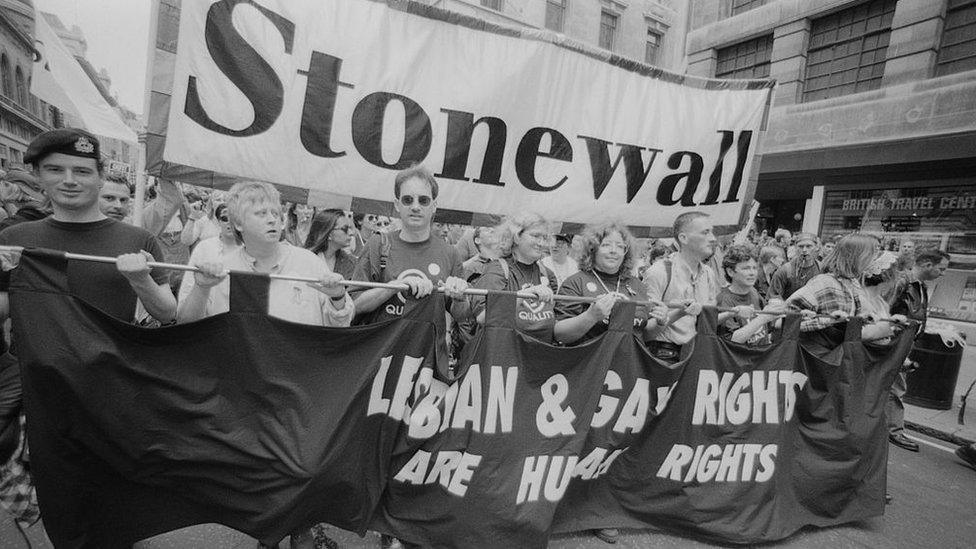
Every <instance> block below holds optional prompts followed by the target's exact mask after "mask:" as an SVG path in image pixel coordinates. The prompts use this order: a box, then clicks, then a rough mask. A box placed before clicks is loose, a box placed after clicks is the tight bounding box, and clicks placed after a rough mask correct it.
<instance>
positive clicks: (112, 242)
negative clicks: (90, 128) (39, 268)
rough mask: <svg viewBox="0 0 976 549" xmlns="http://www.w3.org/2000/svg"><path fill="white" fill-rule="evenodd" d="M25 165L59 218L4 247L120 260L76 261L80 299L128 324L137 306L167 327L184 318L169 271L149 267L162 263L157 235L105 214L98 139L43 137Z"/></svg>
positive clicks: (2, 236)
mask: <svg viewBox="0 0 976 549" xmlns="http://www.w3.org/2000/svg"><path fill="white" fill-rule="evenodd" d="M24 160H25V161H26V162H28V163H30V164H31V165H32V166H33V170H34V177H36V178H37V180H38V182H39V183H40V185H41V187H42V188H43V189H44V191H45V194H46V195H47V196H48V198H49V199H50V200H51V207H52V209H53V211H54V214H53V215H52V216H51V217H49V218H46V219H42V220H39V221H32V222H28V223H21V224H19V225H16V226H14V227H10V228H9V229H7V230H5V231H3V232H0V244H2V245H6V246H28V247H39V248H51V249H55V250H62V251H66V252H74V253H81V254H89V255H100V256H111V257H117V258H118V262H117V264H115V265H112V264H105V263H93V262H89V261H69V263H68V276H69V277H71V279H72V280H75V281H77V283H76V284H75V285H73V288H74V289H75V290H76V292H77V295H78V297H80V298H82V299H84V300H85V301H87V302H88V303H91V304H92V305H94V306H95V307H98V308H100V309H102V310H103V311H105V312H106V313H108V314H110V315H112V316H114V317H116V318H119V319H121V320H125V321H131V320H133V318H134V315H135V310H136V300H137V299H138V300H139V301H141V302H142V304H143V306H144V307H145V309H146V311H148V312H149V314H150V315H152V316H153V317H154V318H156V319H157V320H159V321H160V322H162V323H168V322H171V321H172V320H173V319H175V318H176V298H175V296H174V295H173V294H172V292H171V291H170V289H169V286H168V284H167V280H168V276H167V273H166V272H164V271H160V270H158V269H155V270H151V269H150V268H149V266H148V264H147V263H148V261H153V260H157V261H159V260H162V251H161V250H160V248H159V245H158V244H157V243H156V240H155V239H154V238H153V236H152V235H151V234H149V233H148V232H146V231H145V230H143V229H140V228H138V227H133V226H131V225H125V224H122V223H119V222H117V221H115V220H114V219H110V218H108V217H106V216H105V214H103V213H102V212H101V210H100V208H99V193H100V191H101V189H102V185H103V182H102V178H101V176H102V161H101V157H100V156H99V143H98V139H97V138H96V137H95V136H93V135H91V134H89V133H88V132H86V131H83V130H78V129H73V128H62V129H57V130H51V131H48V132H45V133H43V134H41V135H39V136H38V137H37V138H36V139H34V141H32V142H31V144H30V146H29V147H28V149H27V153H26V154H25V155H24ZM8 284H9V273H5V274H4V275H3V276H2V277H0V290H2V293H0V310H2V312H3V313H4V317H5V316H6V312H7V294H6V289H7V286H8Z"/></svg>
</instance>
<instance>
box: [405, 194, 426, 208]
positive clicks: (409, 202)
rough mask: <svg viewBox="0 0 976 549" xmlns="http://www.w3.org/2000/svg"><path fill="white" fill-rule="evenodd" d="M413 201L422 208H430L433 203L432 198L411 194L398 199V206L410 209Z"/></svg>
mask: <svg viewBox="0 0 976 549" xmlns="http://www.w3.org/2000/svg"><path fill="white" fill-rule="evenodd" d="M414 200H416V201H417V203H418V204H420V205H421V206H423V207H424V208H426V207H427V206H430V203H431V202H433V201H434V199H433V198H431V197H429V196H427V195H424V194H422V195H419V196H414V195H412V194H405V195H402V196H401V197H400V204H403V205H404V206H407V207H410V206H413V203H414Z"/></svg>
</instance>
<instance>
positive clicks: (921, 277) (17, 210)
mask: <svg viewBox="0 0 976 549" xmlns="http://www.w3.org/2000/svg"><path fill="white" fill-rule="evenodd" d="M24 160H25V162H28V163H29V164H30V165H31V166H32V169H31V170H30V171H28V170H11V171H9V172H7V173H6V175H5V176H4V178H3V182H2V184H0V200H2V202H3V205H4V212H3V215H4V218H3V219H2V220H0V245H5V246H27V247H44V248H52V249H60V250H65V251H69V252H75V253H84V254H90V255H101V256H112V257H117V258H118V260H117V263H116V265H108V264H104V263H90V262H81V261H74V262H70V263H69V275H70V276H71V277H73V279H74V280H77V281H79V283H78V284H76V285H74V286H73V290H74V291H75V293H76V294H77V295H78V296H79V297H81V298H82V299H84V300H86V301H88V302H89V303H91V304H92V305H94V306H96V307H99V308H101V309H102V310H104V311H105V312H107V313H109V314H111V315H113V316H115V317H117V318H119V319H123V320H125V321H133V322H137V323H140V324H142V325H145V326H159V325H168V324H172V323H184V322H192V321H195V320H199V319H201V318H204V317H207V316H211V315H216V314H220V313H222V312H226V311H228V309H229V301H230V299H229V295H230V294H229V277H228V271H229V270H237V271H252V272H259V273H274V274H279V275H294V276H297V277H309V278H312V279H316V280H317V282H315V283H308V282H297V281H289V280H281V279H274V280H272V281H271V282H270V290H269V293H270V295H269V310H268V313H269V314H270V315H273V316H276V317H280V318H283V319H287V320H290V321H294V322H299V323H305V324H312V325H319V326H349V325H351V324H354V323H373V322H380V321H383V320H387V319H391V318H396V317H399V316H401V315H402V314H403V309H404V304H405V303H406V302H407V300H408V299H411V298H423V297H425V296H427V295H429V294H431V293H432V292H433V291H435V290H439V291H442V292H444V294H445V295H446V297H447V299H446V300H445V303H446V312H447V314H448V315H449V316H450V318H451V320H452V322H451V323H452V328H451V330H450V334H451V338H450V339H451V341H450V345H451V351H452V353H453V354H454V355H455V356H457V355H459V354H460V353H461V352H462V351H463V348H464V346H465V345H466V344H467V343H468V342H470V341H471V338H472V337H473V335H474V333H475V331H476V330H477V327H478V325H479V324H481V323H484V321H485V305H486V303H485V298H484V297H483V296H474V295H468V294H467V293H466V292H465V291H466V290H467V289H469V288H480V289H487V290H517V291H520V292H522V293H523V295H524V296H525V297H523V298H520V299H519V300H518V301H517V312H516V318H515V325H516V327H517V328H518V329H519V330H521V331H522V332H524V333H525V334H527V335H529V336H531V337H534V338H536V339H538V340H540V341H542V342H545V343H548V344H553V345H575V344H579V343H581V342H585V341H587V340H590V339H592V338H595V337H597V336H599V335H600V334H601V333H603V332H604V331H606V330H607V328H608V325H609V317H610V315H611V313H612V311H613V309H614V305H615V304H616V303H617V302H618V301H620V300H633V301H636V302H638V303H637V312H636V315H635V319H634V333H635V334H636V335H637V336H638V337H639V338H640V339H641V340H642V341H643V342H644V343H645V345H646V346H647V349H648V351H649V352H650V353H652V354H653V355H654V356H655V357H657V358H658V359H660V360H661V361H664V362H668V363H674V362H677V361H679V360H681V359H682V358H683V357H684V356H686V355H687V352H688V343H689V342H690V341H691V340H692V339H693V338H694V336H695V330H696V317H697V315H698V314H699V313H701V311H702V307H703V306H717V307H719V309H718V310H719V312H718V321H719V326H720V331H721V333H722V335H723V336H724V337H726V338H728V339H729V340H730V341H732V342H734V343H737V344H743V345H765V344H769V343H770V342H772V341H773V339H774V338H775V337H777V333H778V332H777V327H778V326H779V324H780V323H781V320H782V318H783V317H784V315H785V314H786V313H788V312H791V311H794V312H801V313H802V314H804V319H803V320H802V322H801V330H803V331H807V332H816V333H818V334H820V335H822V337H825V338H834V340H838V337H837V334H836V333H833V332H836V331H837V330H838V325H839V324H841V323H843V322H845V321H846V320H847V319H849V318H851V317H863V318H865V319H866V320H867V322H865V323H864V327H863V330H862V337H863V338H864V339H865V340H870V341H874V342H882V343H883V342H885V341H886V340H890V339H891V338H892V337H894V336H895V335H896V334H897V333H898V332H899V331H901V330H903V329H906V328H908V327H910V326H912V327H915V328H912V329H916V330H918V331H919V333H920V332H921V330H922V329H924V325H925V322H926V320H927V309H928V293H927V292H928V290H927V286H926V284H927V283H928V282H931V281H933V280H935V279H937V278H938V277H939V276H941V275H942V273H943V271H945V269H946V268H947V266H948V261H949V256H948V255H947V254H946V253H944V252H942V251H939V250H937V249H921V248H920V249H915V246H914V244H913V243H912V242H911V241H904V242H902V243H900V245H901V247H900V250H899V251H898V252H897V253H896V252H894V251H889V250H886V249H885V248H887V247H889V243H887V242H883V241H882V240H881V239H879V238H877V237H875V236H871V235H868V234H856V233H855V234H847V235H838V236H835V237H833V238H829V239H827V238H824V239H821V238H819V237H818V236H817V235H813V234H809V233H802V232H801V233H797V234H795V235H793V234H790V233H789V232H787V231H776V232H775V233H774V234H773V235H772V236H769V235H767V234H766V233H765V231H762V232H758V233H757V232H755V231H750V232H748V233H747V234H740V235H735V236H734V237H722V238H721V239H720V237H718V236H717V235H715V234H714V231H713V225H712V221H711V218H710V217H709V216H708V215H707V214H706V213H703V212H698V211H689V212H685V213H682V214H681V215H679V216H678V217H677V218H676V219H675V221H674V224H673V234H672V237H671V238H668V239H659V240H647V239H638V238H635V237H634V235H633V234H632V233H631V231H630V230H629V229H628V228H627V227H626V226H624V225H621V224H619V223H616V222H614V221H613V220H610V219H607V220H604V221H601V222H598V223H594V224H592V225H589V226H587V227H585V228H584V229H583V230H582V231H581V232H580V233H579V234H577V235H568V234H558V233H556V234H554V232H553V230H552V229H553V226H554V223H553V220H550V219H547V218H545V217H543V216H541V215H539V214H538V213H533V212H525V213H519V214H515V215H510V216H506V217H504V218H499V219H496V220H495V223H492V224H491V225H490V226H480V227H465V226H461V225H456V224H445V223H439V222H435V221H434V215H435V212H436V209H437V198H438V190H439V187H438V182H437V180H436V179H435V178H434V176H433V175H432V174H431V172H430V171H428V170H427V169H425V168H424V167H422V166H415V167H412V168H409V169H406V170H404V171H401V172H399V173H398V174H396V176H395V178H394V179H393V181H391V182H390V187H391V189H390V191H391V192H390V197H391V202H392V209H391V211H390V213H391V215H390V216H389V217H387V216H381V215H375V214H372V213H360V212H356V213H353V212H349V211H343V210H341V209H316V208H313V207H310V206H307V205H304V204H288V203H283V202H282V200H281V196H280V194H279V192H278V190H277V189H276V188H275V187H274V186H272V185H270V184H267V183H261V182H240V183H237V184H235V185H234V186H233V187H231V188H230V189H229V190H228V191H226V192H217V191H211V190H209V189H199V188H195V187H190V186H182V187H181V186H180V185H178V184H177V183H175V182H172V181H166V180H160V181H159V182H158V183H157V184H156V185H155V186H154V187H152V188H151V189H150V190H149V192H148V193H147V198H148V201H147V202H146V204H144V205H143V207H142V213H141V216H139V222H138V223H136V222H135V221H134V216H133V211H132V210H133V206H134V198H133V195H134V192H133V188H132V185H131V184H130V183H129V182H128V181H127V180H126V179H125V178H119V177H106V176H105V175H104V174H103V169H102V163H101V158H100V154H99V144H98V140H97V138H95V137H94V136H92V135H90V134H88V133H86V132H84V131H81V130H76V129H59V130H53V131H50V132H47V133H45V134H42V135H41V136H39V137H38V138H37V139H35V140H34V142H32V143H31V145H30V148H29V150H28V151H27V154H26V155H25V158H24ZM720 240H721V242H720ZM3 255H4V257H5V259H8V260H10V261H12V259H11V258H10V255H11V254H10V253H9V252H7V253H5V254H3ZM10 261H6V263H9V262H10ZM152 261H165V262H169V263H183V264H188V265H192V266H194V267H196V271H193V272H188V273H186V274H184V273H183V272H182V271H166V270H162V269H159V268H152V267H150V264H149V263H150V262H152ZM350 280H353V281H368V282H382V283H396V284H399V285H400V287H398V288H370V289H359V288H356V287H352V286H347V285H346V284H344V282H345V281H350ZM8 288H9V272H4V274H3V275H0V319H6V317H7V314H8V306H7V303H8V302H7V293H6V292H7V290H8ZM557 295H561V296H576V297H585V298H593V299H592V300H590V301H582V300H580V301H573V300H563V299H558V300H557V299H556V298H555V296H557ZM909 321H916V323H910V322H909ZM917 326H921V328H918V327H917ZM16 337H17V334H12V338H13V339H14V340H15V339H16ZM4 350H5V352H4V354H3V357H4V358H3V361H2V367H3V369H4V370H3V372H0V383H2V384H3V386H2V387H0V392H2V394H0V421H2V422H3V425H2V426H0V428H2V430H0V452H2V454H0V461H4V462H7V464H8V465H6V466H4V468H3V469H2V471H0V475H7V476H9V475H13V474H14V473H13V472H12V471H14V470H15V468H13V467H12V465H11V464H16V465H18V466H20V467H21V469H17V471H22V469H23V467H22V466H23V463H24V461H25V460H26V459H27V456H26V455H25V452H24V442H23V435H22V432H21V429H20V426H21V425H22V419H21V417H20V414H21V410H20V404H19V400H18V397H19V387H18V386H17V384H18V383H19V376H16V375H11V372H13V373H15V372H16V368H17V361H16V358H15V351H16V349H14V353H11V352H10V351H9V350H7V349H4ZM913 366H914V365H913V364H911V363H909V364H906V371H907V369H908V368H911V367H913ZM904 391H905V377H904V372H902V373H901V374H900V375H899V377H898V379H897V381H896V382H895V384H894V386H893V387H892V389H891V395H890V400H889V406H888V421H889V424H890V436H889V438H890V440H891V442H892V443H893V444H896V445H898V446H900V447H902V448H906V449H908V450H912V451H918V446H917V444H915V443H914V442H913V441H911V440H910V439H909V438H907V437H905V435H904V433H903V430H904V422H903V405H902V402H901V397H902V396H903V395H904ZM960 456H961V457H963V459H965V460H967V461H968V462H969V463H970V464H972V465H974V466H976V459H974V456H976V449H973V448H968V449H964V450H963V451H961V453H960ZM7 480H9V479H7ZM21 480H22V481H23V482H27V480H26V477H24V478H22V479H21ZM13 484H16V482H14V483H13ZM10 485H11V483H10V482H6V481H5V482H2V483H0V486H10ZM17 499H18V498H11V497H8V496H6V495H4V494H0V503H2V504H3V505H4V506H6V507H7V509H8V510H10V511H11V512H12V513H13V514H14V515H15V516H17V517H18V519H20V520H22V521H23V522H25V523H30V522H31V520H36V503H35V504H34V509H33V510H31V508H30V507H31V505H30V502H29V501H28V502H26V503H25V502H24V501H22V500H23V497H21V498H19V500H18V501H14V500H17ZM32 512H33V513H35V515H32V514H31V513H32ZM313 530H314V529H313ZM595 534H596V535H597V536H598V537H600V538H601V539H603V540H604V541H607V542H609V543H613V542H615V541H616V536H617V532H616V531H615V530H613V529H605V530H599V531H597V532H595ZM323 538H324V536H323V534H322V532H321V531H318V532H315V531H312V530H310V531H307V532H295V533H294V534H293V535H292V546H293V547H312V546H317V545H316V544H319V545H321V544H322V543H325V544H326V545H328V543H329V542H328V541H327V540H324V539H323ZM384 543H386V544H388V545H389V544H394V543H396V542H395V540H392V539H389V538H386V539H384Z"/></svg>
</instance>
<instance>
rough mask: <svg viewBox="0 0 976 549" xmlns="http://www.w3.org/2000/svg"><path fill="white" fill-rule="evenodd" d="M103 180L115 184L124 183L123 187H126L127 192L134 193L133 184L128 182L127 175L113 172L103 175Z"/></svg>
mask: <svg viewBox="0 0 976 549" xmlns="http://www.w3.org/2000/svg"><path fill="white" fill-rule="evenodd" d="M105 182H106V183H115V184H117V185H125V188H126V189H128V191H129V194H132V193H134V192H135V190H136V189H135V185H133V184H132V183H129V179H128V178H127V177H125V176H124V175H119V174H114V173H113V174H111V175H107V176H105Z"/></svg>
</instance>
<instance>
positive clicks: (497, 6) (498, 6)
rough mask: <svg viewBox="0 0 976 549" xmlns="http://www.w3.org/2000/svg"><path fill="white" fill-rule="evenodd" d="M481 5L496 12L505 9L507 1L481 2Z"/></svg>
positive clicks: (488, 0)
mask: <svg viewBox="0 0 976 549" xmlns="http://www.w3.org/2000/svg"><path fill="white" fill-rule="evenodd" d="M481 5H482V6H484V7H486V8H489V9H493V10H495V11H502V10H503V9H504V8H505V0H481Z"/></svg>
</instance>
